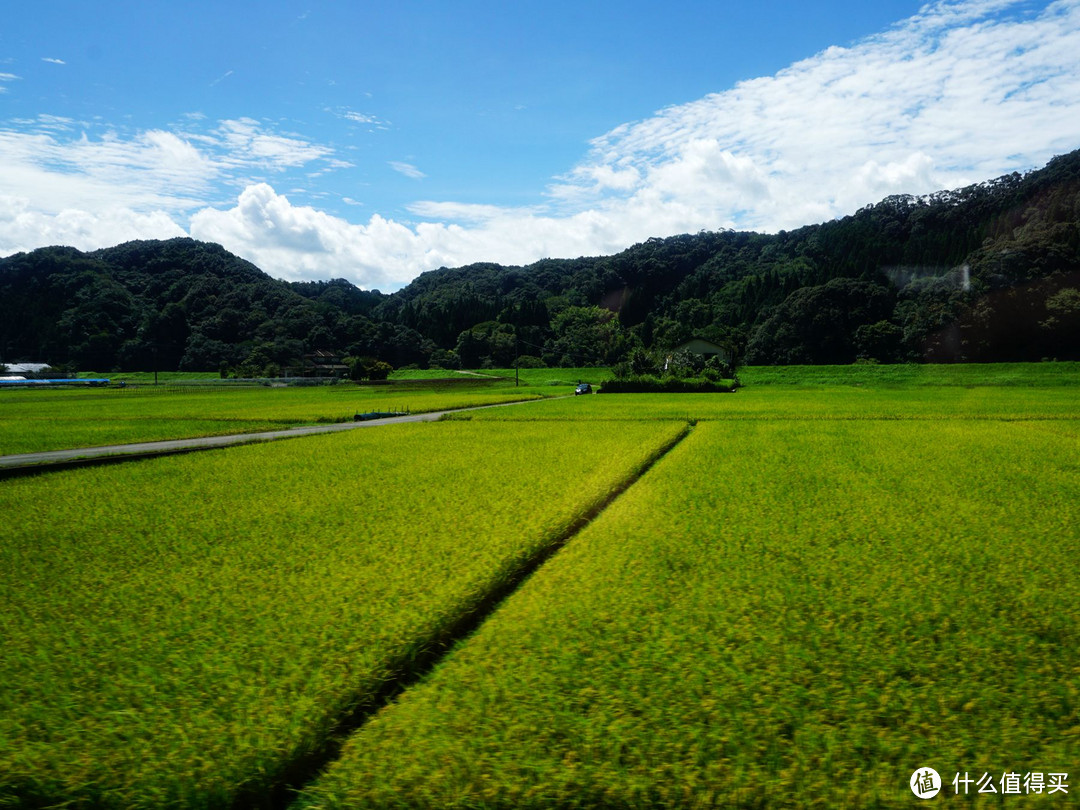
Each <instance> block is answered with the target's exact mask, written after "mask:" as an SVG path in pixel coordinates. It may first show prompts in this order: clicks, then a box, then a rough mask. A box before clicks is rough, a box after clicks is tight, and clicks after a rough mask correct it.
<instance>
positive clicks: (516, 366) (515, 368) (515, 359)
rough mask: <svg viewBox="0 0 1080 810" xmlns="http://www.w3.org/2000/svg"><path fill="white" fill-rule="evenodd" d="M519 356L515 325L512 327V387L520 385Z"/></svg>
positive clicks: (519, 347)
mask: <svg viewBox="0 0 1080 810" xmlns="http://www.w3.org/2000/svg"><path fill="white" fill-rule="evenodd" d="M520 356H521V342H520V341H519V340H518V331H517V327H516V326H515V327H514V387H515V388H517V387H518V385H520V382H519V378H520V376H521V375H520V373H519V372H518V357H520Z"/></svg>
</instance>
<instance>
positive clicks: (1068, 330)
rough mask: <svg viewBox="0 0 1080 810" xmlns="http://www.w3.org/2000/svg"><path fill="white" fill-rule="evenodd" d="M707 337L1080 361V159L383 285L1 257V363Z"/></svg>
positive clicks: (176, 259)
mask: <svg viewBox="0 0 1080 810" xmlns="http://www.w3.org/2000/svg"><path fill="white" fill-rule="evenodd" d="M695 336H696V337H703V338H706V339H709V340H712V341H714V342H717V343H720V344H722V345H725V346H727V347H729V348H731V349H732V350H733V351H735V352H736V353H737V354H738V355H739V356H740V357H742V359H743V360H745V361H746V362H749V363H758V364H777V363H849V362H852V361H855V360H856V359H859V358H865V359H873V360H877V361H880V362H904V361H933V362H951V361H993V360H1040V359H1045V358H1058V359H1073V360H1075V359H1080V151H1077V152H1072V153H1070V154H1068V155H1064V156H1061V157H1057V158H1054V159H1053V160H1052V161H1050V163H1048V164H1047V166H1046V167H1045V168H1043V169H1040V170H1038V171H1034V172H1030V173H1028V174H1026V175H1019V174H1011V175H1007V176H1005V177H1000V178H998V179H996V180H991V181H988V182H985V183H980V184H978V185H973V186H969V187H967V188H963V189H959V190H956V191H945V192H938V193H936V194H931V195H928V196H924V197H912V196H906V195H903V196H893V197H888V198H886V199H884V200H882V201H881V202H879V203H877V204H875V205H870V206H867V207H866V208H863V209H862V210H860V211H858V212H856V213H855V214H853V215H851V216H848V217H844V218H843V219H839V220H835V221H832V222H827V223H824V224H820V225H811V226H807V227H804V228H800V229H798V230H796V231H790V232H783V231H782V232H780V233H778V234H773V235H765V234H757V233H743V232H734V231H717V232H701V233H698V234H692V235H683V236H675V237H671V238H668V239H649V240H648V241H646V242H644V243H641V244H638V245H635V246H634V247H632V248H629V249H628V250H625V251H623V252H622V253H618V254H616V255H614V256H601V257H592V258H578V259H569V260H556V259H546V260H543V261H539V262H536V263H535V264H531V265H529V266H526V267H503V266H500V265H497V264H489V263H481V264H474V265H469V266H466V267H458V268H443V269H439V270H434V271H431V272H427V273H424V274H422V275H420V276H419V277H418V278H416V279H415V280H414V281H413V282H412V283H411V284H409V285H408V286H407V287H405V288H404V289H402V290H400V291H398V292H396V293H393V294H391V295H386V294H383V293H380V292H378V291H364V290H360V289H358V288H357V287H355V286H354V285H352V284H351V283H349V282H348V281H345V280H342V279H334V280H329V281H317V282H292V283H289V282H284V281H278V280H275V279H272V278H270V277H269V276H267V275H266V274H265V273H263V272H262V271H261V270H259V269H258V268H257V267H255V266H254V265H252V264H250V263H249V262H246V261H244V260H242V259H240V258H238V257H236V256H234V255H232V254H231V253H229V252H228V251H226V250H225V249H224V248H222V247H220V246H218V245H213V244H206V243H201V242H196V241H195V240H192V239H184V238H181V239H172V240H168V241H161V242H155V241H149V242H130V243H127V244H123V245H119V246H117V247H113V248H108V249H105V250H98V251H93V252H89V253H83V252H80V251H78V250H75V249H73V248H67V247H51V248H42V249H39V250H35V251H33V252H31V253H20V254H16V255H14V256H10V257H7V258H5V259H0V362H17V361H20V360H32V361H44V362H49V363H52V364H54V365H66V366H68V367H70V368H76V369H86V370H96V371H107V370H112V369H123V370H154V369H160V370H167V369H179V370H195V371H215V372H216V371H219V370H221V371H231V372H233V373H242V374H245V375H264V374H273V373H275V372H280V370H281V369H283V368H287V367H288V366H290V365H293V364H295V363H297V362H298V361H299V359H300V358H302V357H303V356H304V355H305V354H310V353H313V352H317V351H323V352H328V353H333V354H337V355H347V356H351V357H354V358H369V359H370V360H374V359H378V360H381V361H383V362H385V363H389V364H390V365H392V366H394V367H401V366H405V365H413V364H415V365H419V366H422V367H423V366H440V367H444V368H460V367H467V368H481V367H485V366H486V367H507V366H512V365H513V364H514V363H515V362H521V363H523V364H528V365H540V364H546V365H553V366H554V365H565V366H587V365H611V364H614V363H618V362H620V361H623V360H625V359H626V358H627V357H629V356H630V355H631V353H632V352H633V351H634V350H635V349H665V350H666V349H668V348H671V347H674V346H677V345H678V344H680V343H682V342H684V341H686V340H689V339H690V338H691V337H695Z"/></svg>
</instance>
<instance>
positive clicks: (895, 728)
mask: <svg viewBox="0 0 1080 810" xmlns="http://www.w3.org/2000/svg"><path fill="white" fill-rule="evenodd" d="M853 369H855V370H852V371H844V370H839V369H836V368H831V369H830V368H822V369H802V370H798V371H789V370H784V369H780V370H771V371H770V370H757V369H748V370H746V371H744V372H741V373H740V377H741V378H742V380H743V382H744V383H746V387H745V388H743V389H741V390H739V391H738V392H737V393H736V394H722V395H704V394H694V395H595V396H585V397H569V398H564V399H551V400H547V401H541V402H530V403H528V404H524V405H521V406H513V407H509V408H496V409H490V410H485V411H474V412H470V413H468V414H463V415H458V416H456V417H454V418H451V419H447V420H445V421H440V422H435V423H427V424H415V425H413V424H410V425H396V426H385V427H380V428H377V429H375V430H363V431H349V432H347V433H342V434H336V435H330V436H320V437H311V438H304V439H293V440H290V441H289V442H284V443H275V444H270V445H257V446H246V447H237V448H230V449H227V450H215V451H210V452H205V453H199V454H196V455H193V456H182V457H170V458H163V459H158V460H152V461H138V462H125V463H123V464H120V465H117V466H112V467H106V468H91V469H84V470H75V471H65V472H49V473H45V474H40V475H37V476H34V477H31V478H21V479H18V480H10V481H0V508H2V509H3V510H4V513H5V514H8V515H11V514H18V517H19V520H18V521H5V522H4V523H3V524H0V527H2V528H0V639H2V640H3V641H2V643H3V645H4V655H3V656H2V658H0V806H12V807H24V806H38V807H47V806H55V805H63V806H72V807H98V806H105V807H243V806H258V807H287V806H291V807H292V808H294V810H313V809H314V808H346V807H348V808H352V807H372V808H382V807H417V808H420V807H423V808H428V807H461V808H516V807H526V808H556V807H597V808H601V807H618V808H653V807H694V808H697V807H900V806H911V805H912V804H918V803H919V800H918V799H917V798H916V796H915V795H914V794H913V790H912V788H911V787H910V786H909V784H910V782H909V780H910V779H911V776H912V774H913V772H915V771H916V769H920V770H922V769H925V768H934V769H936V771H937V772H938V773H939V774H940V775H941V777H942V779H941V781H942V783H943V784H942V794H943V796H942V797H940V798H938V799H936V801H943V800H944V801H949V802H953V803H957V804H961V805H967V804H971V803H975V802H979V803H980V804H981V803H984V802H987V801H988V802H990V803H991V804H994V805H995V806H996V805H997V804H1004V805H1006V806H1008V805H1012V804H1015V805H1016V806H1027V805H1029V804H1033V805H1037V806H1046V807H1056V806H1061V807H1065V806H1073V805H1074V804H1075V801H1076V796H1077V794H1078V793H1080V785H1075V786H1074V785H1073V784H1072V783H1074V782H1076V781H1077V779H1076V771H1077V765H1078V759H1080V644H1078V642H1080V608H1078V607H1077V605H1078V604H1080V528H1078V527H1080V422H1078V413H1080V408H1078V407H1077V406H1078V405H1080V387H1077V386H1078V384H1080V367H1078V366H1077V365H1076V364H1057V363H1054V364H1039V365H1033V366H1028V367H1011V368H1003V367H996V366H986V367H949V368H948V369H944V370H937V369H931V370H930V371H928V372H926V373H927V374H928V375H930V376H934V375H936V377H935V379H936V382H926V381H924V380H922V381H918V380H915V379H913V378H911V375H913V374H914V372H913V371H911V370H909V369H907V368H906V367H904V368H901V367H853ZM538 371H549V372H550V371H551V370H538ZM755 374H757V375H758V377H757V381H756V382H751V381H752V380H754V375H755ZM799 374H801V376H802V378H803V379H802V381H801V382H799V381H793V380H792V377H793V375H799ZM845 375H847V376H846V377H845ZM904 375H908V378H907V379H904V378H903V377H904ZM586 379H587V378H586ZM285 390H287V389H284V390H280V391H271V392H269V393H270V394H271V395H273V394H280V393H285ZM60 393H63V394H74V393H77V392H60ZM162 400H164V398H162ZM272 400H273V397H272V396H271V397H270V398H269V399H267V403H270V402H271V401H272ZM73 401H74V400H73ZM281 401H282V402H286V401H287V400H284V399H283V400H281ZM58 407H59V406H58ZM1011 775H1015V779H1014V778H1012V776H1011ZM1036 775H1037V777H1036ZM954 776H955V777H956V778H957V780H958V781H957V782H956V783H955V784H954ZM968 777H970V779H971V782H970V783H967V784H965V783H964V782H963V781H960V780H962V779H965V778H968ZM987 779H989V780H990V781H991V782H992V785H993V786H994V787H995V788H996V795H993V796H992V797H989V798H988V797H987V795H986V794H985V793H983V794H982V795H980V794H979V790H980V787H981V785H980V784H977V782H979V780H982V782H986V781H987ZM1040 784H1041V785H1043V786H1042V787H1041V788H1040V789H1039V791H1038V792H1036V786H1038V785H1040ZM1050 785H1055V786H1056V789H1053V790H1051V788H1050ZM1014 786H1015V787H1016V790H1015V791H1013V789H1012V788H1013V787H1014ZM957 790H959V793H960V795H957ZM1012 793H1015V794H1017V795H1008V794H1012Z"/></svg>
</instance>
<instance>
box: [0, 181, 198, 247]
mask: <svg viewBox="0 0 1080 810" xmlns="http://www.w3.org/2000/svg"><path fill="white" fill-rule="evenodd" d="M184 235H186V233H185V231H184V229H183V228H182V227H180V225H178V224H177V223H176V222H175V221H174V220H173V219H172V217H171V216H169V214H167V213H165V212H164V211H151V212H149V213H136V212H134V211H132V210H131V209H130V208H122V207H112V208H106V209H103V210H100V211H96V212H94V213H90V212H89V211H85V210H80V209H77V208H72V209H66V210H61V211H58V212H56V213H55V214H48V213H43V212H42V211H40V210H36V209H35V208H33V207H31V205H30V201H29V200H27V199H25V198H18V197H10V196H6V195H0V256H7V255H10V254H12V253H19V252H23V251H30V250H33V249H35V248H39V247H43V246H46V245H68V246H71V247H75V248H79V249H80V250H96V249H98V248H101V247H105V246H109V245H117V244H120V243H121V242H128V241H131V240H132V239H171V238H173V237H174V236H184Z"/></svg>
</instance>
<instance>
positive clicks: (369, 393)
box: [0, 380, 572, 455]
mask: <svg viewBox="0 0 1080 810" xmlns="http://www.w3.org/2000/svg"><path fill="white" fill-rule="evenodd" d="M464 382H465V384H464V385H462V384H460V383H455V384H453V385H449V384H447V385H438V384H427V385H394V386H385V387H384V386H371V387H361V386H356V385H353V384H351V383H345V384H342V385H334V386H312V387H305V388H301V387H297V388H287V387H282V388H270V387H265V386H247V387H236V386H228V385H200V386H195V385H163V386H145V385H131V386H127V387H125V388H107V389H97V388H93V389H69V390H63V389H46V390H14V391H12V390H7V391H0V455H14V454H18V453H35V452H40V451H45V450H66V449H69V448H76V447H98V446H102V445H108V444H121V443H131V442H145V441H158V440H164V439H186V438H192V437H196V436H221V435H229V434H235V433H254V432H258V431H264V430H275V429H280V428H287V427H293V426H296V425H305V424H315V423H320V422H331V423H332V422H346V421H351V420H352V418H353V416H354V415H355V414H357V413H367V412H371V411H398V410H400V411H406V410H407V411H409V412H411V413H421V412H425V411H439V410H444V409H448V408H466V407H473V406H478V405H493V404H498V403H503V402H516V401H522V400H529V399H539V398H540V397H541V396H542V395H546V396H551V395H555V394H559V393H566V392H568V391H569V390H572V389H570V388H567V389H566V390H565V391H564V390H561V389H559V390H556V389H541V390H539V391H537V390H536V389H532V388H526V387H521V388H515V387H514V386H513V385H509V386H507V385H505V384H502V385H490V384H482V383H472V384H470V382H469V381H467V380H466V381H464Z"/></svg>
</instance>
